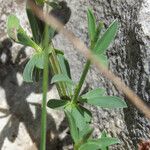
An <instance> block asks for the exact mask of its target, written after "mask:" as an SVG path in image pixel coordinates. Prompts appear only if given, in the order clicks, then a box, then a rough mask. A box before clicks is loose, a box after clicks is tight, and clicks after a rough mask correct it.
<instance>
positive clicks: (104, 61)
mask: <svg viewBox="0 0 150 150" xmlns="http://www.w3.org/2000/svg"><path fill="white" fill-rule="evenodd" d="M95 56H96V59H97V60H98V61H99V62H100V63H101V64H102V65H104V66H105V67H108V58H107V56H106V55H105V54H97V55H95Z"/></svg>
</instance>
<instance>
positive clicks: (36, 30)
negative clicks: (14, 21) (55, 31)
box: [26, 5, 44, 44]
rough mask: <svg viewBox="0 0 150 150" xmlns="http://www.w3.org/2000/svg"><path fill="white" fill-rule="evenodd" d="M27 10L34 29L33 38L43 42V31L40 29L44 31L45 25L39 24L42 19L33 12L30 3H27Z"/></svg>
mask: <svg viewBox="0 0 150 150" xmlns="http://www.w3.org/2000/svg"><path fill="white" fill-rule="evenodd" d="M26 12H27V16H28V20H29V23H30V27H31V30H32V35H33V40H34V41H35V42H36V43H38V44H39V43H40V42H41V38H42V33H41V32H40V31H41V30H43V31H44V29H43V27H41V26H39V24H41V23H42V21H41V20H39V19H38V18H37V17H36V16H35V15H34V13H33V12H32V10H31V9H30V7H29V6H28V5H27V9H26ZM40 28H42V29H40Z"/></svg>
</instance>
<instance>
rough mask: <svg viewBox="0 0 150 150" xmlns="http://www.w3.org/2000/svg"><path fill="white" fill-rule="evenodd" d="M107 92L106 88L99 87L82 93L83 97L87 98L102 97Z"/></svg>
mask: <svg viewBox="0 0 150 150" xmlns="http://www.w3.org/2000/svg"><path fill="white" fill-rule="evenodd" d="M105 92H106V91H105V89H102V88H97V89H94V90H91V91H89V92H87V93H86V94H84V95H82V96H81V97H82V98H85V99H91V98H96V97H101V96H103V95H104V94H105Z"/></svg>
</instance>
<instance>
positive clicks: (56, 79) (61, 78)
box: [51, 74, 74, 85]
mask: <svg viewBox="0 0 150 150" xmlns="http://www.w3.org/2000/svg"><path fill="white" fill-rule="evenodd" d="M56 82H66V83H68V84H72V85H73V84H74V83H73V81H72V80H71V79H70V78H69V77H68V76H66V75H65V74H56V75H54V76H53V78H52V80H51V83H56Z"/></svg>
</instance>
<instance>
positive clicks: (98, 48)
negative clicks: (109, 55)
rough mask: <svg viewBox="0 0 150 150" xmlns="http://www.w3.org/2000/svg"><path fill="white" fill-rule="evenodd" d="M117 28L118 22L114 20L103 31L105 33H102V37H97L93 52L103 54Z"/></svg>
mask: <svg viewBox="0 0 150 150" xmlns="http://www.w3.org/2000/svg"><path fill="white" fill-rule="evenodd" d="M117 30H118V22H117V20H114V21H113V22H112V23H111V25H110V26H109V27H108V29H107V30H106V31H105V33H104V34H103V35H102V37H101V38H99V39H98V41H97V42H96V45H95V47H94V50H93V51H94V52H95V53H100V54H103V53H104V52H105V51H106V50H107V48H108V46H109V45H110V43H111V42H112V40H113V39H114V38H115V35H116V33H117Z"/></svg>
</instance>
